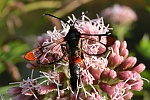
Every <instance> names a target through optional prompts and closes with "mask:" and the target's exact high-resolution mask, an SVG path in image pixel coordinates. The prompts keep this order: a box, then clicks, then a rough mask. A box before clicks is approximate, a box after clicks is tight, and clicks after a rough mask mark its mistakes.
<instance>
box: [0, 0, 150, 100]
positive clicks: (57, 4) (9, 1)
mask: <svg viewBox="0 0 150 100" xmlns="http://www.w3.org/2000/svg"><path fill="white" fill-rule="evenodd" d="M116 3H118V4H120V5H126V6H129V7H131V8H132V9H133V10H134V11H135V12H136V14H137V16H138V20H137V21H136V22H135V23H134V26H133V28H132V30H131V31H130V32H129V33H128V34H127V36H126V37H125V40H126V41H127V43H128V49H129V51H130V53H131V55H134V56H136V57H137V58H138V63H140V62H143V63H144V64H145V65H146V70H145V71H144V72H142V77H144V78H147V79H148V80H150V39H149V38H150V0H0V95H3V94H7V89H8V86H9V83H10V82H15V81H20V80H22V79H26V78H27V77H28V76H30V73H31V71H30V70H28V69H27V68H26V63H27V62H26V61H25V60H24V59H22V57H21V56H22V55H23V54H25V53H26V52H27V51H29V50H31V49H32V48H33V46H34V44H36V42H37V41H36V38H37V36H38V35H41V34H42V33H46V31H47V30H53V27H54V26H57V28H58V29H59V28H60V24H59V23H58V20H57V19H53V18H49V19H48V18H47V17H45V16H43V14H44V13H50V14H53V15H55V16H57V17H60V18H62V19H64V20H67V16H70V15H71V14H74V15H75V16H76V17H77V18H78V17H80V16H81V12H86V11H89V13H88V14H87V16H88V17H90V18H96V14H99V15H100V13H101V11H102V10H103V9H105V8H107V7H110V6H113V5H114V4H116ZM122 13H124V12H122ZM104 19H105V18H104ZM49 20H50V21H49ZM110 27H112V26H110ZM113 30H115V28H114V29H113ZM37 74H38V73H37ZM35 75H36V72H35ZM135 94H136V95H134V97H133V98H132V100H136V99H137V98H138V99H139V100H150V96H149V95H150V84H149V83H148V82H146V81H144V87H143V90H142V91H140V92H135Z"/></svg>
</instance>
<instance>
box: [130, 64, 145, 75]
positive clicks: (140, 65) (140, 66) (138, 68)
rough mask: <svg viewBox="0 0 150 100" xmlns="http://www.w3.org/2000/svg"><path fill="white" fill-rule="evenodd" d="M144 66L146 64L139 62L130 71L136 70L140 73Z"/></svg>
mask: <svg viewBox="0 0 150 100" xmlns="http://www.w3.org/2000/svg"><path fill="white" fill-rule="evenodd" d="M145 67H146V66H145V65H144V64H143V63H141V64H139V65H137V66H136V67H134V68H133V69H132V71H136V72H138V73H141V72H143V71H144V70H145Z"/></svg>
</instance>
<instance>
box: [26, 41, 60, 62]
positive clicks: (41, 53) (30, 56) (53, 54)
mask: <svg viewBox="0 0 150 100" xmlns="http://www.w3.org/2000/svg"><path fill="white" fill-rule="evenodd" d="M62 42H63V39H59V40H57V41H54V42H53V43H46V44H44V45H43V46H42V47H37V48H35V49H33V50H31V51H29V52H28V53H27V54H26V55H25V56H24V58H25V59H26V60H28V61H38V63H40V64H51V63H54V62H57V61H59V60H60V59H62V58H63V50H62V47H61V44H62Z"/></svg>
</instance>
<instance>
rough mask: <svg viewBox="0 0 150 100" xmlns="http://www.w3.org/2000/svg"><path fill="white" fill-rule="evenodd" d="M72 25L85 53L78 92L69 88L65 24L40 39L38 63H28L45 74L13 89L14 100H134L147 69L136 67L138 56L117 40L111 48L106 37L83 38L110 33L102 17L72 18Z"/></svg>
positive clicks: (142, 65) (83, 16)
mask: <svg viewBox="0 0 150 100" xmlns="http://www.w3.org/2000/svg"><path fill="white" fill-rule="evenodd" d="M71 22H72V23H74V22H75V23H74V27H75V28H76V29H77V30H78V31H79V32H80V33H81V41H82V42H81V44H80V45H82V46H81V47H82V48H81V51H82V50H83V51H84V52H86V53H84V52H83V59H82V60H81V61H80V65H81V68H80V80H81V81H80V83H79V86H78V87H77V90H75V91H72V89H71V86H70V80H69V79H70V73H69V64H68V57H67V51H66V46H65V43H66V42H65V41H64V40H63V37H65V35H66V34H67V33H68V31H69V29H70V26H68V24H64V23H63V22H62V27H63V29H62V30H56V28H54V31H47V34H43V35H42V36H39V37H38V42H39V44H40V46H39V47H38V48H40V47H42V48H40V50H38V49H36V50H35V51H36V52H34V55H35V56H37V55H38V56H37V60H36V61H31V62H29V64H27V67H28V68H30V69H38V70H40V73H41V74H42V75H41V76H40V77H38V78H36V79H32V78H31V79H30V78H28V79H27V80H23V82H20V83H19V84H20V85H19V86H18V87H15V88H11V89H10V90H9V93H10V94H11V95H13V96H14V97H13V98H12V99H13V100H21V99H20V98H22V97H23V98H24V100H36V99H38V100H43V98H50V99H53V100H54V99H55V100H93V99H95V100H106V99H108V98H110V99H111V100H125V99H131V97H132V96H133V93H132V90H135V91H140V90H141V89H142V86H143V80H142V78H141V76H140V73H141V72H142V71H143V70H144V69H145V66H144V64H139V65H137V66H136V65H135V64H136V61H137V59H136V57H128V49H127V43H126V42H123V43H120V42H119V41H116V42H115V43H114V45H113V46H112V47H106V46H105V45H104V44H105V43H106V42H107V40H106V39H107V38H106V37H107V36H102V37H101V38H100V37H99V36H94V35H93V36H85V35H84V36H82V34H85V33H86V34H108V32H109V30H110V29H111V28H108V26H109V25H108V26H105V25H104V22H103V18H99V17H98V18H97V19H92V20H91V19H89V18H88V17H87V16H85V15H84V14H83V15H82V16H81V19H80V20H79V19H76V18H75V16H74V15H73V18H71V17H69V21H68V23H71ZM39 51H40V52H39ZM101 53H102V55H96V54H101ZM90 54H91V55H90ZM92 54H94V55H92ZM39 55H40V56H39ZM41 80H42V81H41ZM104 93H105V94H107V95H108V97H106V96H104V95H103V94H104Z"/></svg>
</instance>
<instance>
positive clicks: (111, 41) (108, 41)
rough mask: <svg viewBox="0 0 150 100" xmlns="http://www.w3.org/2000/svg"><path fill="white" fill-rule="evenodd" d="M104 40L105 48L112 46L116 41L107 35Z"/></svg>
mask: <svg viewBox="0 0 150 100" xmlns="http://www.w3.org/2000/svg"><path fill="white" fill-rule="evenodd" d="M106 40H107V42H106V44H105V46H107V47H109V46H111V45H113V44H114V42H115V41H116V40H115V38H114V36H112V35H107V36H106Z"/></svg>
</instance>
